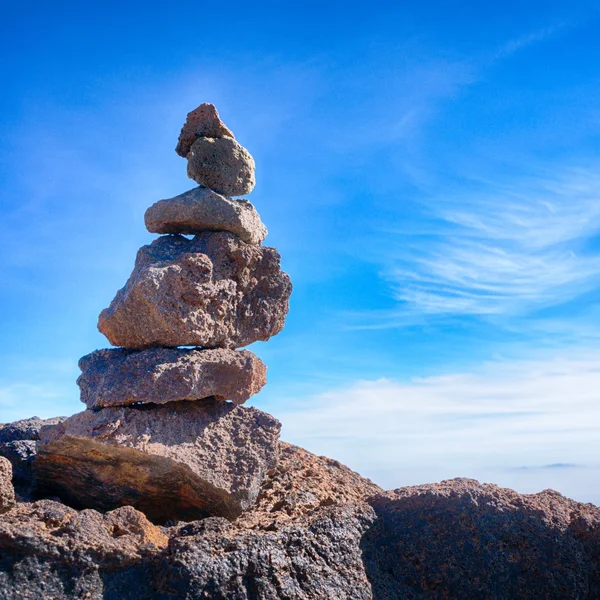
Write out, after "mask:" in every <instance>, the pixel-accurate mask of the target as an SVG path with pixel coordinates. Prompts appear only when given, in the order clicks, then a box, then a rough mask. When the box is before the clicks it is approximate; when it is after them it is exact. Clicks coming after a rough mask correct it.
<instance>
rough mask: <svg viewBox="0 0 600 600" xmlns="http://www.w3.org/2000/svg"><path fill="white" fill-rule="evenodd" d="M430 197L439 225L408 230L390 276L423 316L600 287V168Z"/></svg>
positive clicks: (547, 301) (497, 309)
mask: <svg viewBox="0 0 600 600" xmlns="http://www.w3.org/2000/svg"><path fill="white" fill-rule="evenodd" d="M478 187H479V188H480V189H481V191H479V192H477V191H475V192H473V191H470V192H466V193H464V194H449V195H447V196H444V197H433V198H431V199H429V200H428V201H427V207H426V210H427V211H428V212H429V213H430V217H431V220H430V222H433V224H434V225H433V228H432V227H430V228H429V230H428V232H427V233H428V234H427V235H419V234H416V235H414V236H407V235H406V234H404V235H402V236H400V239H397V242H399V243H398V246H399V248H398V249H397V250H396V252H395V254H394V255H393V257H392V260H391V262H390V263H389V264H388V268H387V271H386V276H387V277H388V279H389V281H390V283H391V285H392V286H393V290H394V295H395V297H396V298H397V300H399V301H400V302H402V303H403V306H404V309H405V310H406V311H410V312H416V313H420V314H430V315H431V314H438V315H440V314H446V315H448V314H450V315H501V314H510V315H519V314H526V313H528V312H531V311H534V310H537V309H540V308H543V307H547V306H555V305H559V304H562V303H565V302H568V301H570V300H572V299H574V298H576V297H578V296H579V295H581V294H583V293H586V292H589V291H590V290H592V289H595V288H596V287H598V286H599V285H600V252H598V250H597V249H596V248H594V247H593V244H591V242H592V241H593V238H594V237H595V236H596V235H598V233H599V231H600V176H598V174H597V171H591V170H583V169H567V170H564V171H563V172H562V173H558V174H555V175H550V174H547V175H545V176H543V177H537V178H526V179H520V180H519V181H516V182H514V183H511V184H502V185H498V184H495V183H494V182H481V183H479V184H478Z"/></svg>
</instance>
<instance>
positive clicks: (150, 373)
mask: <svg viewBox="0 0 600 600" xmlns="http://www.w3.org/2000/svg"><path fill="white" fill-rule="evenodd" d="M79 368H80V369H81V376H80V377H79V379H78V380H77V384H78V385H79V387H80V389H81V401H82V402H84V403H85V404H86V405H87V407H88V408H102V407H105V406H124V405H128V404H135V403H138V402H142V403H154V404H166V403H168V402H174V401H177V400H200V399H203V398H208V397H215V398H216V399H218V400H231V401H232V402H234V403H235V404H243V403H244V402H246V400H248V398H250V397H251V396H253V395H254V394H256V393H258V392H259V391H260V390H261V388H262V387H263V386H264V385H265V383H266V382H267V377H266V372H267V368H266V367H265V365H264V364H263V362H262V361H261V360H260V359H259V358H258V357H257V356H256V355H254V354H252V352H250V351H248V350H224V349H216V350H197V349H189V348H150V349H149V350H125V349H123V348H113V349H110V350H97V351H96V352H92V353H91V354H88V355H87V356H84V357H83V358H81V360H80V361H79Z"/></svg>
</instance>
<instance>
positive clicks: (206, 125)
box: [175, 102, 235, 158]
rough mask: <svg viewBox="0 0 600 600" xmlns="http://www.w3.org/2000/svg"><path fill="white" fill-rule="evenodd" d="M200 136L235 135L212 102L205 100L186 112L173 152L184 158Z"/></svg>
mask: <svg viewBox="0 0 600 600" xmlns="http://www.w3.org/2000/svg"><path fill="white" fill-rule="evenodd" d="M200 137H208V138H220V137H230V138H232V137H235V136H234V135H233V133H232V132H231V131H230V130H229V128H228V127H227V126H226V125H225V123H223V121H221V118H220V117H219V113H218V112H217V108H216V106H215V105H214V104H209V103H207V102H205V103H204V104H201V105H200V106H199V107H198V108H196V109H194V110H193V111H191V112H189V113H188V115H187V119H186V121H185V124H184V125H183V127H182V128H181V133H180V134H179V140H178V142H177V147H176V148H175V152H177V154H179V156H183V158H185V157H186V156H187V155H188V154H189V151H190V148H191V147H192V144H193V143H194V142H195V141H196V140H197V139H198V138H200Z"/></svg>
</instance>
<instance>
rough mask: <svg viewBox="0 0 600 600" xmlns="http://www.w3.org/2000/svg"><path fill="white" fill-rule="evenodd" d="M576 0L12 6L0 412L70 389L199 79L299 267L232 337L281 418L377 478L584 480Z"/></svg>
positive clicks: (587, 309) (593, 297)
mask: <svg viewBox="0 0 600 600" xmlns="http://www.w3.org/2000/svg"><path fill="white" fill-rule="evenodd" d="M594 4H595V3H593V2H587V3H586V2H573V3H565V2H549V1H544V2H525V3H523V2H520V3H517V2H505V3H500V4H498V3H496V4H495V5H484V3H476V2H465V3H460V5H458V6H457V5H454V6H450V5H449V4H448V3H443V2H423V3H419V5H418V6H417V3H404V6H401V5H400V3H372V4H371V5H368V6H366V5H365V4H364V3H353V2H345V3H343V4H342V3H339V4H338V3H328V4H327V5H326V6H322V5H319V4H317V3H311V2H307V3H302V5H297V6H284V5H282V4H281V3H278V4H276V3H270V4H268V3H257V4H255V5H252V6H251V5H249V4H247V3H240V4H237V3H235V2H233V3H230V4H229V5H228V6H227V7H225V8H222V7H219V6H218V5H217V4H216V3H215V4H206V3H205V4H197V5H190V4H189V3H178V2H173V3H170V5H169V6H168V7H167V6H166V5H165V4H164V3H152V2H144V3H136V2H126V3H118V4H117V3H114V4H113V3H110V2H108V3H103V5H102V9H101V10H100V9H98V8H97V7H93V6H92V5H90V6H82V5H81V3H69V2H67V3H64V2H63V3H61V2H57V3H52V4H51V5H50V4H48V3H36V2H34V3H33V4H31V3H30V4H28V5H27V6H25V7H23V8H19V7H17V6H16V5H14V4H13V6H11V7H10V8H5V10H4V16H5V18H3V20H2V23H1V24H0V28H1V31H0V33H1V35H0V45H1V46H2V48H1V50H2V57H3V59H2V63H1V67H0V68H1V71H0V75H1V77H2V81H3V93H2V95H0V130H1V132H2V136H1V141H0V143H1V145H2V152H1V154H0V183H1V185H0V210H1V213H0V214H1V217H2V218H1V219H0V236H1V238H2V240H3V242H2V244H0V283H1V285H0V311H1V314H2V315H3V318H2V320H1V321H0V323H1V330H0V332H1V336H2V341H3V343H2V346H1V347H0V421H11V420H15V419H18V418H24V417H27V416H31V415H33V414H37V415H39V416H44V417H49V416H55V415H57V414H72V413H74V412H77V411H79V410H82V409H83V405H82V404H81V403H80V402H79V400H78V389H77V387H76V385H75V379H76V378H77V375H78V370H77V360H78V358H79V357H80V356H82V355H84V354H87V353H88V352H90V351H92V350H95V349H97V348H102V347H106V346H107V345H108V344H107V341H106V340H105V339H104V338H103V337H102V336H101V335H100V334H99V333H98V331H97V329H96V322H97V316H98V314H99V312H100V311H101V310H102V309H103V308H104V307H106V306H107V305H108V303H109V302H110V300H111V299H112V297H113V296H114V293H115V292H116V290H117V289H118V288H119V287H121V286H122V285H123V284H124V282H125V280H126V279H127V277H128V275H129V273H130V271H131V268H132V265H133V261H134V258H135V253H136V251H137V248H138V247H139V246H141V245H143V244H145V243H149V242H150V241H151V240H152V239H153V236H152V235H151V234H149V233H148V232H146V231H145V229H144V224H143V213H144V210H145V209H146V208H147V207H148V206H149V205H150V204H152V203H154V202H155V201H156V200H159V199H162V198H168V197H171V196H174V195H177V194H179V193H181V192H183V191H185V190H187V189H189V188H191V187H193V185H194V184H193V182H191V181H190V180H188V179H187V177H186V174H185V162H184V161H183V160H182V159H181V158H179V157H178V156H177V155H176V154H175V152H174V147H175V143H176V140H177V136H178V133H179V129H180V127H181V124H182V122H183V120H184V118H185V114H186V113H187V112H188V111H189V110H191V109H193V108H194V107H195V106H197V105H198V104H199V103H201V102H214V103H215V104H216V105H217V107H218V109H219V111H220V113H221V116H222V117H223V119H224V121H225V122H226V124H227V125H228V126H229V127H230V128H231V129H232V130H233V131H234V132H235V134H236V137H237V138H238V139H239V140H240V142H241V143H242V144H243V145H245V146H246V147H247V148H248V149H249V150H250V152H251V153H252V154H253V155H254V157H255V159H256V163H257V181H258V183H257V186H256V189H255V191H254V192H253V193H252V194H251V195H250V196H249V199H250V200H251V201H252V202H253V203H254V205H255V206H256V207H257V209H258V211H259V212H260V214H261V216H262V218H263V221H264V222H265V223H266V225H267V226H268V228H269V232H270V233H269V237H268V239H267V243H268V244H270V245H273V246H275V247H277V248H278V249H279V251H280V252H281V254H282V262H283V266H284V268H285V269H286V270H287V271H288V272H289V273H290V275H291V277H292V280H293V283H294V292H293V296H292V302H291V311H290V314H289V316H288V321H287V324H286V328H285V330H284V332H283V333H281V334H280V335H278V336H276V337H275V338H272V339H271V340H270V341H269V342H268V343H257V344H255V345H253V347H252V349H253V350H254V351H255V352H256V353H257V354H258V355H259V356H261V357H262V358H263V360H264V361H265V362H266V363H267V364H268V366H269V385H268V386H267V387H266V388H265V389H264V390H263V391H262V392H261V393H260V394H259V395H258V396H257V397H256V398H255V399H253V400H252V401H251V403H252V404H254V405H255V406H258V407H259V408H262V409H264V410H267V411H269V412H271V413H272V414H274V415H275V416H277V417H278V418H279V419H280V420H281V421H282V422H283V424H284V429H283V437H284V439H287V440H289V441H291V442H294V443H297V444H300V445H303V446H305V447H306V448H308V449H309V450H312V451H314V452H317V453H320V454H327V455H329V456H332V457H334V458H337V459H339V460H341V461H343V462H345V463H347V464H348V465H349V466H351V467H352V468H354V469H355V470H358V471H359V472H361V473H363V474H365V475H367V476H370V477H372V478H373V479H374V480H375V481H376V482H378V483H380V484H381V485H383V486H384V487H386V488H393V487H398V486H402V485H407V484H416V483H423V482H428V481H436V480H440V479H443V478H449V477H456V476H468V477H474V478H476V479H480V480H483V481H492V482H496V483H499V484H502V485H506V486H510V487H514V488H516V489H517V490H519V491H523V492H533V491H539V490H541V489H544V488H547V487H553V488H555V489H558V490H559V491H561V492H563V493H565V494H568V495H570V496H572V497H575V498H577V499H581V500H585V501H593V502H596V503H600V484H599V483H598V481H600V478H599V477H598V475H599V474H600V433H599V424H600V391H599V390H600V326H599V323H600V319H599V317H600V310H599V309H598V298H599V296H600V237H599V233H600V171H599V169H598V167H599V164H600V104H599V101H598V98H600V68H599V67H598V65H599V64H600V44H598V41H597V39H598V30H599V28H600V13H599V12H598V10H597V9H596V8H595V7H594Z"/></svg>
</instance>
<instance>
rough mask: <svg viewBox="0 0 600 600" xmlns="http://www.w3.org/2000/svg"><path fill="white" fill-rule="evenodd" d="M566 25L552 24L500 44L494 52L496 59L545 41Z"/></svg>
mask: <svg viewBox="0 0 600 600" xmlns="http://www.w3.org/2000/svg"><path fill="white" fill-rule="evenodd" d="M564 27H565V25H564V24H563V23H561V24H556V25H552V26H549V27H542V28H540V29H537V30H535V31H530V32H529V33H526V34H524V35H522V36H519V37H516V38H513V39H512V40H508V41H507V42H506V43H505V44H503V45H502V46H500V48H498V49H497V50H496V53H495V54H494V59H495V60H501V59H503V58H508V57H509V56H512V55H513V54H515V53H516V52H519V51H520V50H524V49H525V48H528V47H530V46H534V45H535V44H538V43H539V42H543V41H545V40H547V39H548V38H550V37H552V36H553V35H555V34H556V33H557V32H558V31H560V30H561V29H563V28H564Z"/></svg>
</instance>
